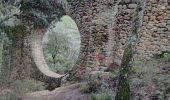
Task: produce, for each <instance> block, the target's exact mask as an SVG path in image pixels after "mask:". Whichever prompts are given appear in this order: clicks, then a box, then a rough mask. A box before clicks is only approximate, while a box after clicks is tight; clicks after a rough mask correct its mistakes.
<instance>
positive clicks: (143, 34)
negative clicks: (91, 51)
mask: <svg viewBox="0 0 170 100" xmlns="http://www.w3.org/2000/svg"><path fill="white" fill-rule="evenodd" d="M168 3H169V2H168V0H146V3H145V4H144V6H145V9H144V10H145V11H144V16H143V27H141V31H140V34H139V42H138V44H137V47H136V53H135V54H136V55H135V59H138V60H144V59H146V60H148V59H150V58H151V57H153V55H154V54H158V53H161V52H162V51H170V25H169V24H170V4H169V5H168ZM136 7H137V5H136V4H135V2H134V0H122V1H121V3H120V4H119V13H118V15H117V16H116V23H115V26H114V31H113V34H116V35H115V41H116V46H115V47H114V49H115V50H114V58H115V59H114V60H115V61H114V62H115V63H118V62H117V61H118V60H121V59H122V56H123V51H124V47H125V45H126V43H127V41H128V37H129V35H130V28H131V24H132V20H133V17H134V16H133V14H134V9H135V8H136Z"/></svg>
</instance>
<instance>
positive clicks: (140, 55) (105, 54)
mask: <svg viewBox="0 0 170 100" xmlns="http://www.w3.org/2000/svg"><path fill="white" fill-rule="evenodd" d="M68 4H69V5H71V6H70V12H71V13H70V15H71V16H72V17H73V18H74V19H75V21H76V23H77V25H78V27H79V30H80V35H81V42H82V43H81V51H80V55H79V58H78V61H77V63H76V65H75V67H74V68H75V69H74V71H75V73H76V74H77V76H79V75H82V76H83V75H84V74H85V73H88V72H91V71H104V70H105V69H107V67H109V65H110V64H113V63H116V64H117V65H120V63H121V59H122V55H123V52H124V47H125V45H126V44H127V41H128V37H129V36H130V29H131V25H132V20H133V17H134V12H135V8H136V7H137V4H136V0H120V1H118V0H81V1H77V0H68ZM168 4H169V1H167V0H146V4H145V9H144V10H145V12H144V16H143V17H144V20H143V27H141V32H140V36H139V42H138V44H137V47H136V51H137V53H136V56H135V59H150V57H152V56H153V54H155V53H160V52H161V51H166V50H170V25H169V24H170V10H169V6H170V5H168ZM115 5H117V9H116V7H115ZM117 10H118V11H117ZM115 13H116V14H115ZM112 59H113V60H112Z"/></svg>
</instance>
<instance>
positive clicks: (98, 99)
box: [89, 93, 114, 100]
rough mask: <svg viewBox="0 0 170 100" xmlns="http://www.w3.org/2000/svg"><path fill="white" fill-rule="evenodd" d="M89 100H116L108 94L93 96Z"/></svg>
mask: <svg viewBox="0 0 170 100" xmlns="http://www.w3.org/2000/svg"><path fill="white" fill-rule="evenodd" d="M89 100H114V99H113V98H112V96H110V95H107V94H94V93H93V94H91V96H90V99H89Z"/></svg>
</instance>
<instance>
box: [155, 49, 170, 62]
mask: <svg viewBox="0 0 170 100" xmlns="http://www.w3.org/2000/svg"><path fill="white" fill-rule="evenodd" d="M154 58H156V59H163V60H165V61H170V51H162V53H161V54H155V55H154Z"/></svg>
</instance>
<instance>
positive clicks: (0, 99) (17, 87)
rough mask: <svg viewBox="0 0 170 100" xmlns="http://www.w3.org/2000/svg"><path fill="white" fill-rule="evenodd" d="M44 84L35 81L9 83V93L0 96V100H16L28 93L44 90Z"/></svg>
mask: <svg viewBox="0 0 170 100" xmlns="http://www.w3.org/2000/svg"><path fill="white" fill-rule="evenodd" d="M44 89H45V86H44V83H42V82H38V81H35V80H16V81H14V82H12V83H10V86H9V90H10V91H9V92H8V93H6V94H4V95H0V100H18V99H19V98H20V97H21V96H22V95H24V94H25V93H29V92H35V91H41V90H44Z"/></svg>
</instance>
